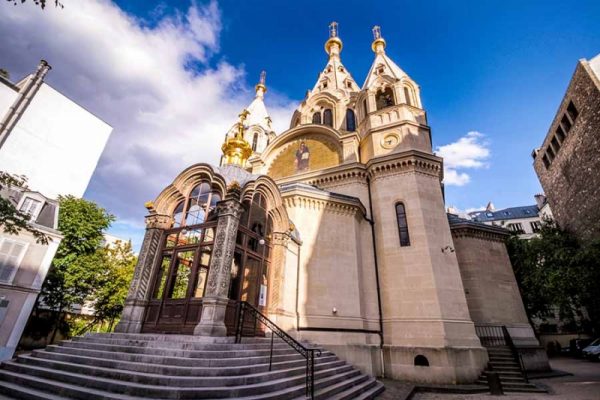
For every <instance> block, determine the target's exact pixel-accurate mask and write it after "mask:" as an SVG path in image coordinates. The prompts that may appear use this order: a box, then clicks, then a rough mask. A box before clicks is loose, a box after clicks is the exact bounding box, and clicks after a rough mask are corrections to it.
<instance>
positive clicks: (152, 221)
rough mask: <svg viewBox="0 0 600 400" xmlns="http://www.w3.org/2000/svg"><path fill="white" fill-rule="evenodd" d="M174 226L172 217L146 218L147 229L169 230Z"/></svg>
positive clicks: (157, 216)
mask: <svg viewBox="0 0 600 400" xmlns="http://www.w3.org/2000/svg"><path fill="white" fill-rule="evenodd" d="M171 226H173V218H172V217H171V216H170V215H164V214H150V215H147V216H146V229H169V228H170V227H171Z"/></svg>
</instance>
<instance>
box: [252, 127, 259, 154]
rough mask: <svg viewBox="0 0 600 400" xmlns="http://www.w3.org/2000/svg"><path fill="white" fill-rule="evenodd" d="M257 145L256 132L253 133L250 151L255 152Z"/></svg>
mask: <svg viewBox="0 0 600 400" xmlns="http://www.w3.org/2000/svg"><path fill="white" fill-rule="evenodd" d="M257 144H258V132H254V137H253V138H252V151H256V145H257Z"/></svg>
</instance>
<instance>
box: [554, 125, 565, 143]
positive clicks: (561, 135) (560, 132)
mask: <svg viewBox="0 0 600 400" xmlns="http://www.w3.org/2000/svg"><path fill="white" fill-rule="evenodd" d="M556 137H558V140H559V141H560V143H563V142H564V141H565V131H563V129H562V127H561V126H560V125H559V126H558V128H556Z"/></svg>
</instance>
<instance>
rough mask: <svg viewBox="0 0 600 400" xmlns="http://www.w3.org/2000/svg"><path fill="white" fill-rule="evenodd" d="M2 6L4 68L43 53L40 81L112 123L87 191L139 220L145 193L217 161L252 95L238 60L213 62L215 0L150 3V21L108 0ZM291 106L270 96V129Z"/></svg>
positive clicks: (21, 69) (20, 66)
mask: <svg viewBox="0 0 600 400" xmlns="http://www.w3.org/2000/svg"><path fill="white" fill-rule="evenodd" d="M0 11H1V13H2V20H1V21H0V37H2V40H1V41H0V60H1V61H0V62H1V63H2V65H1V66H2V67H3V68H7V69H8V70H9V71H10V72H11V74H12V76H13V77H14V78H18V77H20V76H23V75H25V74H27V73H29V72H31V71H33V70H34V69H35V67H36V65H37V63H38V61H39V60H40V59H42V58H44V59H46V60H47V61H48V62H49V63H50V64H51V65H52V67H53V69H52V71H51V72H50V74H49V75H48V77H47V81H48V82H49V83H50V84H51V85H52V86H54V87H55V88H56V89H58V90H59V91H61V92H62V93H64V94H65V95H67V96H68V97H70V98H72V99H73V100H75V101H76V102H78V103H79V104H81V105H83V106H84V107H86V108H87V109H88V110H90V111H91V112H93V113H95V114H96V115H98V116H99V117H101V118H102V119H104V120H105V121H107V122H108V123H109V124H111V125H112V126H113V127H114V131H113V133H112V136H111V138H110V140H109V143H108V145H107V148H106V150H105V152H104V154H103V156H102V158H101V160H100V163H99V165H98V169H97V170H96V173H95V175H94V177H93V179H92V182H91V184H90V187H89V188H88V192H87V195H86V197H89V198H91V199H93V200H96V201H98V202H100V203H101V204H102V205H103V206H104V207H106V208H108V209H109V210H110V211H111V212H113V213H115V214H116V215H117V216H118V217H119V218H122V219H124V220H129V221H133V220H139V221H142V216H143V214H144V212H145V210H144V208H143V204H144V201H146V200H150V199H153V198H154V197H156V195H157V194H158V193H159V192H160V190H161V189H162V188H163V187H164V186H166V185H167V184H169V183H170V182H171V181H172V179H173V178H174V177H175V176H176V175H177V173H178V172H179V171H181V170H183V169H184V168H185V167H187V166H189V165H191V164H193V163H197V162H212V163H215V162H217V161H218V158H219V149H220V144H221V141H222V139H223V136H224V134H225V132H226V131H227V130H228V129H229V127H230V126H231V125H232V124H233V123H234V122H235V120H236V117H237V114H238V113H239V112H240V111H241V110H242V109H243V108H244V107H246V106H247V105H248V104H249V102H250V100H251V97H252V94H253V91H252V90H251V89H250V88H249V86H250V85H248V84H247V83H246V79H245V72H244V70H243V67H241V66H236V65H231V64H230V63H227V62H225V61H220V62H219V60H218V59H217V60H216V61H217V62H212V65H213V66H211V61H212V60H213V58H215V57H216V54H217V52H218V51H219V34H220V31H221V17H220V11H219V9H218V6H217V4H216V3H215V2H214V1H213V2H211V3H209V4H206V5H198V4H196V3H195V2H193V3H192V5H191V6H190V7H189V9H188V10H187V11H186V12H181V13H176V14H174V15H164V14H163V11H162V10H159V9H157V10H156V13H155V14H152V15H153V16H154V17H155V18H158V20H157V21H155V22H154V23H152V24H148V23H147V21H143V20H140V19H138V18H135V17H134V16H131V15H128V14H126V13H125V12H123V11H122V10H121V9H120V8H119V7H118V6H117V5H115V4H114V3H112V2H110V1H108V0H86V1H83V0H81V1H73V2H69V3H68V4H65V7H64V8H63V9H60V8H54V7H47V8H46V9H45V10H44V11H41V10H40V9H39V8H37V7H31V6H30V5H29V4H27V3H26V4H24V5H22V6H16V7H15V6H12V5H11V4H10V3H7V2H3V4H0ZM192 65H193V68H190V66H192ZM250 80H252V81H253V79H252V77H250ZM252 83H253V82H252ZM270 94H271V93H270ZM273 98H275V97H273V96H271V99H273ZM292 108H293V105H292V104H291V103H290V101H289V100H288V99H285V98H282V97H277V104H275V105H271V107H270V110H269V111H270V112H271V116H272V118H273V122H274V124H275V126H276V127H277V128H280V129H281V128H283V127H286V126H287V125H288V124H289V118H290V117H291V112H292Z"/></svg>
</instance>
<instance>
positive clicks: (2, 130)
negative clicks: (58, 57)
mask: <svg viewBox="0 0 600 400" xmlns="http://www.w3.org/2000/svg"><path fill="white" fill-rule="evenodd" d="M50 68H51V67H50V65H49V64H48V63H47V62H46V61H45V60H41V61H40V64H39V65H38V67H37V70H36V71H35V73H34V74H33V75H32V76H30V77H29V79H28V80H27V82H25V84H24V85H23V87H22V88H21V90H19V94H18V95H17V98H16V100H15V102H14V103H13V104H12V105H11V106H10V108H9V109H8V112H7V113H6V115H5V116H4V118H3V119H2V122H0V148H2V146H3V145H4V142H6V139H7V138H8V135H10V133H11V131H12V130H13V128H14V127H15V125H16V124H17V122H19V119H20V118H21V116H22V115H23V113H24V112H25V110H26V109H27V106H29V103H31V99H32V98H33V96H35V94H36V93H37V91H38V90H39V88H40V86H42V83H43V82H44V77H45V76H46V74H47V73H48V71H49V70H50Z"/></svg>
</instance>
